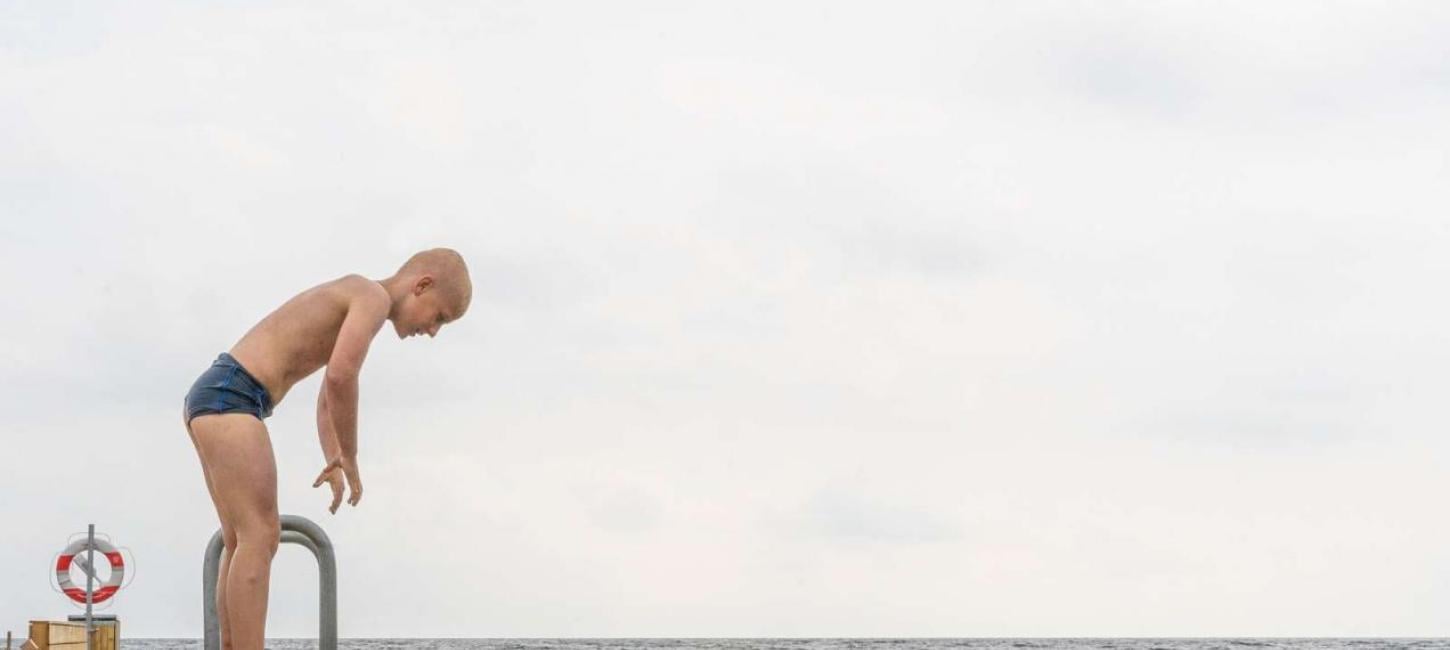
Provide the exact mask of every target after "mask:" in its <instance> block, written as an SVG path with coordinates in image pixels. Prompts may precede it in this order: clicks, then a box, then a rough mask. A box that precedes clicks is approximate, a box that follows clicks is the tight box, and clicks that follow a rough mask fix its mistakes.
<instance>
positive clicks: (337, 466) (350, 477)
mask: <svg viewBox="0 0 1450 650" xmlns="http://www.w3.org/2000/svg"><path fill="white" fill-rule="evenodd" d="M338 470H342V471H341V472H339V471H338ZM338 474H342V477H341V478H339V477H338ZM343 478H345V479H347V486H348V488H350V489H351V492H352V493H351V495H349V496H348V499H347V503H348V505H350V506H357V502H358V501H361V500H362V478H361V477H360V476H358V471H357V459H356V458H347V457H345V456H338V457H336V458H333V459H332V461H331V462H329V463H328V464H327V467H324V468H322V473H321V474H318V475H317V480H316V481H313V483H312V487H317V486H319V485H322V482H323V481H327V482H328V483H330V484H331V485H332V507H331V508H330V509H329V510H330V511H331V512H333V513H336V512H337V506H338V504H339V502H341V501H342V479H343Z"/></svg>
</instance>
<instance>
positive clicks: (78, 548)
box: [55, 538, 126, 603]
mask: <svg viewBox="0 0 1450 650" xmlns="http://www.w3.org/2000/svg"><path fill="white" fill-rule="evenodd" d="M96 550H97V551H99V552H101V553H104V554H105V556H106V561H107V562H110V563H111V578H110V579H109V580H107V581H106V584H103V585H101V586H100V587H97V588H96V589H95V590H94V591H92V592H91V602H92V603H99V602H101V601H103V600H106V599H107V598H110V597H111V596H114V595H116V591H118V590H119V589H120V588H121V578H122V577H123V576H124V575H125V573H126V565H125V562H123V561H122V560H121V554H120V553H119V552H117V551H116V548H115V547H114V546H111V544H110V542H107V541H106V540H103V539H99V538H97V539H96ZM85 551H86V540H85V539H84V538H82V539H78V540H76V541H74V542H71V545H70V546H67V547H65V550H64V551H61V554H60V558H59V559H57V560H56V561H55V580H56V582H58V583H60V589H61V591H63V592H65V595H66V596H69V597H70V599H71V600H74V601H76V602H78V603H85V602H86V590H85V589H83V588H81V587H77V586H75V585H74V584H72V583H71V581H70V565H71V562H73V561H75V557H76V554H77V553H84V552H85Z"/></svg>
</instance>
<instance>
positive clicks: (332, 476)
mask: <svg viewBox="0 0 1450 650" xmlns="http://www.w3.org/2000/svg"><path fill="white" fill-rule="evenodd" d="M328 467H329V468H330V469H324V470H322V475H323V477H324V478H325V479H326V480H327V483H328V485H329V486H331V487H332V505H330V506H328V507H327V511H328V512H330V513H332V514H334V515H335V514H337V506H339V505H341V504H342V468H341V467H335V468H334V467H332V466H330V465H329V466H328ZM319 485H322V481H321V480H319V481H318V482H316V483H313V484H312V487H317V486H319Z"/></svg>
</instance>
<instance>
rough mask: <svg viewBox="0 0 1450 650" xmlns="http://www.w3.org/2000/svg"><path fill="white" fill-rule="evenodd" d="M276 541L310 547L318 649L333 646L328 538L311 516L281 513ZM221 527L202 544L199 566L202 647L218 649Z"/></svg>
mask: <svg viewBox="0 0 1450 650" xmlns="http://www.w3.org/2000/svg"><path fill="white" fill-rule="evenodd" d="M281 519H282V535H281V539H280V543H282V544H288V543H291V544H297V545H299V546H303V547H305V548H307V550H309V551H312V555H313V556H314V557H316V558H317V580H318V583H319V586H318V592H319V593H318V596H319V600H320V601H321V602H320V607H319V610H318V624H319V627H320V628H321V629H320V630H319V633H318V645H317V647H318V650H337V557H336V555H335V554H334V553H333V551H332V540H331V539H328V537H327V533H325V532H323V530H322V527H321V526H318V525H317V524H316V523H315V522H313V521H312V520H311V519H308V518H306V517H299V516H297V515H282V517H281ZM222 546H223V543H222V531H220V530H218V531H217V532H216V533H215V534H213V535H212V536H211V542H209V543H207V545H206V558H205V560H204V561H203V562H202V568H201V599H202V612H203V619H204V620H203V623H202V626H203V628H204V629H203V633H202V637H203V646H202V647H203V648H204V649H205V650H221V647H222V640H221V623H220V622H219V621H218V620H217V615H216V582H217V573H219V572H220V571H221V562H222Z"/></svg>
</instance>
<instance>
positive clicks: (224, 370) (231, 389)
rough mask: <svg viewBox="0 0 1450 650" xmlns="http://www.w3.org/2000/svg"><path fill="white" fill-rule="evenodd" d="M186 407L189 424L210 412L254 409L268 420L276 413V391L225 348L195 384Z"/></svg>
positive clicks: (255, 413) (248, 410)
mask: <svg viewBox="0 0 1450 650" xmlns="http://www.w3.org/2000/svg"><path fill="white" fill-rule="evenodd" d="M183 408H184V409H185V412H186V422H187V424H190V423H191V419H192V418H194V417H196V416H198V415H205V414H207V413H251V414H252V415H255V416H257V419H258V420H264V419H266V418H267V416H269V415H271V414H272V395H271V394H270V393H268V392H267V389H266V387H264V386H262V382H259V381H257V378H256V377H253V376H252V373H249V372H247V369H246V368H243V367H242V364H240V363H237V360H236V358H235V357H233V356H232V355H230V354H227V353H225V352H223V353H221V355H220V356H218V357H217V358H216V361H213V362H212V363H211V367H210V368H207V369H206V372H203V373H201V377H198V378H197V380H196V383H195V384H192V385H191V390H190V391H189V392H187V394H186V402H185V406H184V407H183Z"/></svg>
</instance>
